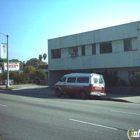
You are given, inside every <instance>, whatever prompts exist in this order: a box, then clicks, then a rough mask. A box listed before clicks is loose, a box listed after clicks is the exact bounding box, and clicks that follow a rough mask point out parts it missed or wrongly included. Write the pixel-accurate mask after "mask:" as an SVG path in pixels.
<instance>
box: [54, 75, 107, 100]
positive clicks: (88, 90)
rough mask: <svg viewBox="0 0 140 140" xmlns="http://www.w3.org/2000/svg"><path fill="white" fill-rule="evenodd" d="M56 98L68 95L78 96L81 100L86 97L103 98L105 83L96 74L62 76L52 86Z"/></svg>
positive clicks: (101, 77)
mask: <svg viewBox="0 0 140 140" xmlns="http://www.w3.org/2000/svg"><path fill="white" fill-rule="evenodd" d="M54 88H55V92H56V96H58V97H60V96H61V95H62V94H69V96H74V95H77V94H78V95H80V98H81V99H85V98H86V97H87V96H104V95H106V93H105V82H104V78H103V76H102V75H100V74H96V73H71V74H66V75H64V76H63V77H62V78H61V79H60V80H59V81H58V82H57V83H56V84H55V86H54Z"/></svg>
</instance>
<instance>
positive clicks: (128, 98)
mask: <svg viewBox="0 0 140 140" xmlns="http://www.w3.org/2000/svg"><path fill="white" fill-rule="evenodd" d="M9 89H10V90H12V91H14V90H26V91H28V92H33V93H40V94H46V95H49V96H55V92H54V90H53V89H49V88H48V86H47V85H34V84H24V85H11V86H10V88H9ZM0 90H6V86H5V85H0ZM101 99H102V100H110V101H120V102H131V103H136V104H140V94H120V93H118V94H114V93H113V94H112V93H107V94H106V96H102V97H101Z"/></svg>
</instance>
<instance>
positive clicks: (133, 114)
mask: <svg viewBox="0 0 140 140" xmlns="http://www.w3.org/2000/svg"><path fill="white" fill-rule="evenodd" d="M110 111H111V112H117V113H125V114H131V115H138V116H140V114H139V113H131V112H124V111H116V110H110Z"/></svg>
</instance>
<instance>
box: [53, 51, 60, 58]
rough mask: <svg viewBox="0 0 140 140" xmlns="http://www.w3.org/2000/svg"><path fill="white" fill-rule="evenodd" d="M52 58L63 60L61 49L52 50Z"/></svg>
mask: <svg viewBox="0 0 140 140" xmlns="http://www.w3.org/2000/svg"><path fill="white" fill-rule="evenodd" d="M52 58H53V59H54V58H61V50H60V49H56V50H52Z"/></svg>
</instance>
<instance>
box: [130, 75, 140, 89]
mask: <svg viewBox="0 0 140 140" xmlns="http://www.w3.org/2000/svg"><path fill="white" fill-rule="evenodd" d="M130 83H131V86H133V87H140V74H136V75H133V76H132V77H131V78H130Z"/></svg>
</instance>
